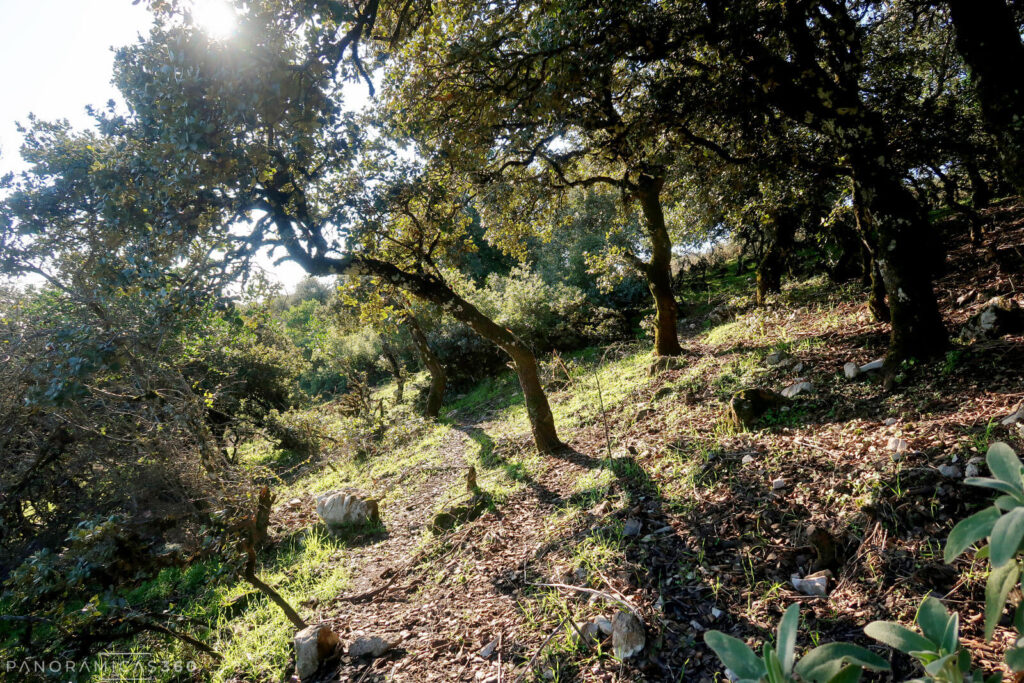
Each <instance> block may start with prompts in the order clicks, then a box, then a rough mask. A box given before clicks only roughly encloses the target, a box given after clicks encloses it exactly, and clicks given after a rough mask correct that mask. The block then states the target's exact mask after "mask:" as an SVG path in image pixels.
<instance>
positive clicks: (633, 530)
mask: <svg viewBox="0 0 1024 683" xmlns="http://www.w3.org/2000/svg"><path fill="white" fill-rule="evenodd" d="M642 526H643V525H642V524H641V523H640V520H639V519H637V518H636V517H630V518H629V519H627V520H626V523H625V524H624V525H623V527H622V535H623V536H639V535H640V528H641V527H642Z"/></svg>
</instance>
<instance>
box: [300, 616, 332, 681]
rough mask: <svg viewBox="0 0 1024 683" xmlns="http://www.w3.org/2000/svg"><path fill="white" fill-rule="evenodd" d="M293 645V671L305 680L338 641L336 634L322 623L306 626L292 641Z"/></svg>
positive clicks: (313, 672)
mask: <svg viewBox="0 0 1024 683" xmlns="http://www.w3.org/2000/svg"><path fill="white" fill-rule="evenodd" d="M292 642H293V643H294V645H295V673H296V674H298V676H299V679H300V680H306V679H308V678H310V677H311V676H312V675H313V674H315V673H316V670H317V669H318V668H320V662H322V661H323V660H324V659H326V658H327V657H329V656H330V655H331V653H332V652H334V650H335V648H337V647H338V643H339V642H340V641H339V639H338V634H337V633H335V632H334V631H332V630H331V629H330V628H329V627H327V626H324V625H322V624H314V625H313V626H307V627H306V628H304V629H302V630H301V631H299V632H298V633H296V634H295V637H294V639H293V641H292Z"/></svg>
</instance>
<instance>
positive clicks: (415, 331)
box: [405, 310, 448, 418]
mask: <svg viewBox="0 0 1024 683" xmlns="http://www.w3.org/2000/svg"><path fill="white" fill-rule="evenodd" d="M405 323H406V326H407V327H408V328H409V334H410V335H411V336H412V341H413V344H414V345H415V346H416V351H417V352H418V353H419V356H420V360H421V361H423V365H424V366H426V368H427V372H429V373H430V393H428V394H427V407H426V409H425V410H424V415H425V416H426V417H429V418H436V417H437V416H438V415H439V414H440V413H441V404H442V402H443V400H444V390H445V387H446V386H447V384H448V373H446V372H445V369H444V364H443V363H441V359H440V358H438V357H437V354H436V353H434V350H433V349H431V348H430V344H429V343H428V342H427V335H425V334H424V333H423V328H422V327H420V324H419V321H418V320H416V316H415V315H413V313H412V311H410V310H406V311H405Z"/></svg>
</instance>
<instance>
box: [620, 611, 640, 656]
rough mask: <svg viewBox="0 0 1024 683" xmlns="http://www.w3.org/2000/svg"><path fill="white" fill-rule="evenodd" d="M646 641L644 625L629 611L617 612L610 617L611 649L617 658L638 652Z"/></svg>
mask: <svg viewBox="0 0 1024 683" xmlns="http://www.w3.org/2000/svg"><path fill="white" fill-rule="evenodd" d="M646 643H647V636H646V635H645V634H644V625H643V624H641V623H640V620H639V619H637V618H636V617H635V616H633V615H632V614H630V613H629V612H618V613H617V614H616V615H615V616H614V617H613V618H612V651H613V652H614V653H615V656H616V657H618V658H619V659H628V658H630V657H632V656H634V655H636V654H639V653H640V651H641V650H643V649H644V645H645V644H646Z"/></svg>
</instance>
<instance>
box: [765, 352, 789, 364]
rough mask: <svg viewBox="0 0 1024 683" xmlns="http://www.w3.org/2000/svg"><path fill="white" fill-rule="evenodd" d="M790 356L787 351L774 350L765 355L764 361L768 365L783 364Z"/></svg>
mask: <svg viewBox="0 0 1024 683" xmlns="http://www.w3.org/2000/svg"><path fill="white" fill-rule="evenodd" d="M788 358H789V354H788V353H787V352H785V351H773V352H771V353H769V354H768V355H767V356H765V359H764V362H765V363H767V364H768V365H781V364H782V363H783V362H784V361H786V360H787V359H788Z"/></svg>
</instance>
